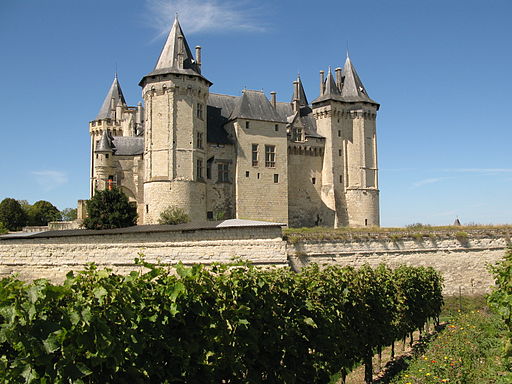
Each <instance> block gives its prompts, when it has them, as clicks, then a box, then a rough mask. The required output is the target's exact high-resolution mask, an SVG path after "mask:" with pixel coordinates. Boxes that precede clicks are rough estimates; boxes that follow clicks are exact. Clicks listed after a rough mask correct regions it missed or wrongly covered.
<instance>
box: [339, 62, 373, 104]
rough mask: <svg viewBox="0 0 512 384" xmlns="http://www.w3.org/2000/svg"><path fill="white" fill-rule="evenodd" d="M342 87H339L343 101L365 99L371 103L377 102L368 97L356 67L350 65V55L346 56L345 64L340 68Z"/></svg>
mask: <svg viewBox="0 0 512 384" xmlns="http://www.w3.org/2000/svg"><path fill="white" fill-rule="evenodd" d="M341 73H342V79H343V87H342V88H341V97H342V98H343V99H344V100H345V101H365V102H369V103H373V104H377V103H376V102H375V101H373V100H372V99H370V97H369V96H368V93H367V92H366V89H365V88H364V85H363V82H362V81H361V79H360V78H359V76H358V74H357V72H356V69H355V68H354V66H353V65H352V61H351V60H350V57H348V56H347V60H346V61H345V66H344V67H343V70H342V72H341Z"/></svg>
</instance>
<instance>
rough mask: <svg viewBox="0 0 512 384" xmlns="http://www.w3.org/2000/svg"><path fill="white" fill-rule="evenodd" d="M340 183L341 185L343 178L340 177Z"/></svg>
mask: <svg viewBox="0 0 512 384" xmlns="http://www.w3.org/2000/svg"><path fill="white" fill-rule="evenodd" d="M340 183H343V176H342V175H340Z"/></svg>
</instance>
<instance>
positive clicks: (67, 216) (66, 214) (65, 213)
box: [60, 208, 77, 221]
mask: <svg viewBox="0 0 512 384" xmlns="http://www.w3.org/2000/svg"><path fill="white" fill-rule="evenodd" d="M60 214H61V218H62V220H63V221H73V220H76V217H77V209H76V208H64V209H63V210H62V211H61V212H60Z"/></svg>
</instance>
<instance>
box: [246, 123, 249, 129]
mask: <svg viewBox="0 0 512 384" xmlns="http://www.w3.org/2000/svg"><path fill="white" fill-rule="evenodd" d="M245 129H249V122H248V121H246V122H245Z"/></svg>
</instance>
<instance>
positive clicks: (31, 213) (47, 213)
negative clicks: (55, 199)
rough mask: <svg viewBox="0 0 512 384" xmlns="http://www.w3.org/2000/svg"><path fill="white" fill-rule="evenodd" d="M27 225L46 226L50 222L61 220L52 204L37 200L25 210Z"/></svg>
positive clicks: (58, 212)
mask: <svg viewBox="0 0 512 384" xmlns="http://www.w3.org/2000/svg"><path fill="white" fill-rule="evenodd" d="M27 213H28V225H38V226H39V225H48V222H50V221H58V220H60V218H61V215H60V211H59V210H58V209H57V207H55V206H54V205H53V204H52V203H50V202H48V201H44V200H39V201H36V202H35V203H34V205H32V206H29V207H28V208H27Z"/></svg>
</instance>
